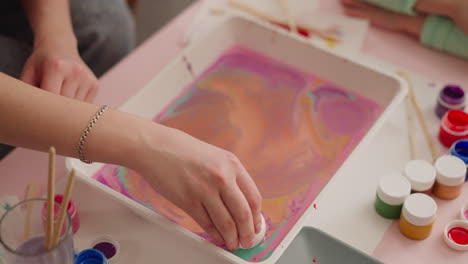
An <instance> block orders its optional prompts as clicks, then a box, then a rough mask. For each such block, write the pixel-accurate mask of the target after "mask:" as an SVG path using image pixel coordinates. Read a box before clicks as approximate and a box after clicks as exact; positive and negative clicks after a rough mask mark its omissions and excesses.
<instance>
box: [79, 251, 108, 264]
mask: <svg viewBox="0 0 468 264" xmlns="http://www.w3.org/2000/svg"><path fill="white" fill-rule="evenodd" d="M75 264H108V262H107V259H106V257H105V256H104V254H102V253H101V252H100V251H99V250H96V249H86V250H83V251H81V252H80V253H78V255H77V256H76V258H75Z"/></svg>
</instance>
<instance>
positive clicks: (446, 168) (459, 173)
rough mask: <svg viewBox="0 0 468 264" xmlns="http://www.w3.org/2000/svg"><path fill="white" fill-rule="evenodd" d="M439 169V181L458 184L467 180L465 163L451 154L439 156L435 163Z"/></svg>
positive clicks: (446, 183)
mask: <svg viewBox="0 0 468 264" xmlns="http://www.w3.org/2000/svg"><path fill="white" fill-rule="evenodd" d="M434 167H435V169H436V171H437V177H436V178H437V181H438V182H439V183H441V184H443V185H447V186H457V185H459V184H461V183H463V182H464V181H465V175H466V165H465V163H464V162H463V161H462V160H461V159H459V158H457V157H455V156H451V155H445V156H442V157H440V158H438V159H437V160H436V162H435V164H434Z"/></svg>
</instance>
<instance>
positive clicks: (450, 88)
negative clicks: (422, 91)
mask: <svg viewBox="0 0 468 264" xmlns="http://www.w3.org/2000/svg"><path fill="white" fill-rule="evenodd" d="M452 109H460V110H463V109H465V91H464V90H463V89H462V88H461V87H460V86H458V85H451V84H450V85H446V86H445V87H444V88H442V90H441V91H440V93H439V96H438V97H437V105H436V108H435V113H436V115H437V116H438V117H439V118H442V117H443V116H444V115H445V113H446V112H447V111H449V110H452Z"/></svg>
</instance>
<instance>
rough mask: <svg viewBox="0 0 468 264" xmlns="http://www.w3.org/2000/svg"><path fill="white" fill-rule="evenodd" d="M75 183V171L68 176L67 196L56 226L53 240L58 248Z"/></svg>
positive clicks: (65, 195) (53, 244)
mask: <svg viewBox="0 0 468 264" xmlns="http://www.w3.org/2000/svg"><path fill="white" fill-rule="evenodd" d="M74 183H75V170H74V169H72V170H71V171H70V176H68V183H67V188H66V189H65V194H64V196H63V200H62V204H61V205H60V211H59V216H58V220H57V224H56V225H55V232H54V236H53V239H52V246H54V247H55V246H56V245H57V244H58V241H59V239H60V233H61V232H62V227H63V223H64V221H65V216H66V213H67V209H68V202H70V198H71V194H72V191H73V185H74Z"/></svg>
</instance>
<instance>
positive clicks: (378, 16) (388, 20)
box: [341, 0, 468, 36]
mask: <svg viewBox="0 0 468 264" xmlns="http://www.w3.org/2000/svg"><path fill="white" fill-rule="evenodd" d="M385 1H389V0H385ZM341 2H342V3H343V6H344V7H345V13H346V14H347V15H350V16H354V17H360V18H366V19H369V20H370V21H371V23H372V24H374V25H376V26H379V27H382V28H385V29H389V30H394V31H402V32H406V33H410V34H412V35H415V36H419V33H420V32H421V29H422V26H423V24H424V17H425V15H443V16H448V17H450V18H452V19H453V21H455V23H456V24H457V25H458V27H460V29H462V30H463V31H464V32H465V33H467V34H468V1H466V0H419V1H418V2H417V3H416V5H415V7H414V9H415V10H416V12H418V13H419V14H420V15H419V16H407V15H402V14H397V13H394V12H390V11H386V10H384V9H381V8H378V7H374V6H371V5H368V4H365V3H364V2H362V1H361V0H341Z"/></svg>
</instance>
